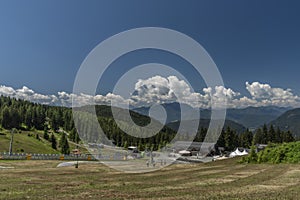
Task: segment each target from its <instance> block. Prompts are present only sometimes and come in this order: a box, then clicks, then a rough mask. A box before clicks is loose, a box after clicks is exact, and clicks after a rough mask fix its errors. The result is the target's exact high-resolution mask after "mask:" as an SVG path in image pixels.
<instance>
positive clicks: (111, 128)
mask: <svg viewBox="0 0 300 200" xmlns="http://www.w3.org/2000/svg"><path fill="white" fill-rule="evenodd" d="M118 109H119V108H118ZM78 110H79V111H80V110H81V109H80V108H78ZM84 110H85V112H82V114H81V116H82V119H80V120H82V123H80V124H81V126H80V127H77V128H78V129H80V130H79V131H78V132H80V134H81V135H80V137H79V135H78V133H77V129H76V128H75V124H74V120H73V114H72V109H71V108H66V107H58V106H48V105H41V104H36V103H31V102H28V101H24V100H18V99H14V98H10V97H4V96H1V97H0V125H1V128H2V129H7V130H11V129H17V130H20V131H22V130H24V131H30V130H43V131H44V135H43V137H44V138H45V139H46V140H49V141H50V142H51V144H52V148H54V149H55V148H57V144H59V145H60V146H61V151H62V153H65V154H68V153H70V149H69V144H68V140H69V141H72V142H75V143H78V142H79V141H80V138H81V139H83V140H85V141H87V142H103V141H104V140H103V137H100V136H99V133H97V130H96V129H94V128H93V127H92V126H90V123H91V120H89V113H88V112H86V110H88V109H84ZM122 110H124V109H121V108H120V112H121V111H122ZM96 114H97V117H98V122H99V124H100V127H101V129H102V131H103V132H104V134H105V135H106V136H107V138H108V139H109V140H110V141H111V142H113V143H114V144H115V145H116V146H120V147H125V148H126V147H128V146H130V145H134V146H137V147H138V148H139V150H144V149H147V148H149V149H153V150H157V149H160V148H162V147H164V146H166V145H167V144H168V143H169V142H170V141H171V140H172V139H173V138H174V136H175V134H176V132H175V131H174V130H173V129H171V128H169V127H168V126H164V127H163V128H162V129H161V131H160V132H159V133H158V134H156V135H154V136H152V137H149V138H137V137H133V136H130V135H128V134H126V133H125V132H124V131H122V130H121V129H120V128H119V127H118V125H117V123H116V121H115V120H114V118H113V116H112V113H111V108H110V107H109V106H104V105H97V106H96ZM130 115H131V117H132V119H133V121H134V122H135V123H136V124H138V125H140V126H145V125H147V124H148V123H149V122H150V118H149V117H147V116H143V115H140V114H138V113H136V112H133V111H130ZM75 120H79V119H75ZM84 120H85V121H84ZM123 125H124V126H125V127H126V126H127V128H132V127H128V125H126V123H125V122H124V123H123ZM48 130H52V131H54V132H58V131H59V130H60V131H62V132H63V134H62V135H61V138H60V140H59V141H58V138H55V136H54V135H53V134H51V135H49V134H48ZM131 131H136V132H140V131H141V130H139V129H136V130H135V129H134V130H131ZM65 133H67V135H66V134H65ZM206 133H207V129H206V128H203V127H199V129H198V132H197V135H196V137H195V139H194V141H197V142H203V140H204V138H205V135H206ZM141 134H143V133H141ZM188 137H189V136H188V134H187V135H183V136H182V137H181V138H180V139H182V140H186V139H190V138H188ZM294 140H295V139H294V138H293V135H292V133H291V132H290V131H281V130H280V129H279V128H277V127H273V126H270V127H267V126H266V125H264V126H263V127H261V128H258V129H257V130H256V131H255V132H254V133H252V132H250V131H249V130H248V129H247V130H246V131H244V132H243V133H237V132H236V130H234V129H232V128H231V127H224V128H223V130H222V133H221V135H220V137H219V140H218V142H217V144H216V145H217V146H218V147H224V148H225V150H226V151H232V150H234V148H236V147H246V148H250V146H251V144H253V143H254V144H257V143H260V144H267V143H282V142H291V141H294Z"/></svg>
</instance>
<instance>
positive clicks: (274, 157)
mask: <svg viewBox="0 0 300 200" xmlns="http://www.w3.org/2000/svg"><path fill="white" fill-rule="evenodd" d="M255 158H256V159H255ZM241 162H247V163H256V162H257V163H273V164H278V163H300V142H290V143H283V144H269V145H268V146H267V147H266V148H265V149H264V150H263V151H261V152H259V153H258V154H257V157H255V155H254V154H252V153H250V154H249V155H248V156H247V157H245V158H243V159H242V161H241Z"/></svg>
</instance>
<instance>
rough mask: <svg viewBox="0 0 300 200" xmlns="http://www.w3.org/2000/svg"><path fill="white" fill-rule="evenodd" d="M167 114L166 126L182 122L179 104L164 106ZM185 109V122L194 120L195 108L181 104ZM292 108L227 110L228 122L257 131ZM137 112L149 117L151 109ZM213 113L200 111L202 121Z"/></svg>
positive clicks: (204, 110) (137, 110) (141, 109)
mask: <svg viewBox="0 0 300 200" xmlns="http://www.w3.org/2000/svg"><path fill="white" fill-rule="evenodd" d="M162 106H163V107H164V108H165V110H166V113H167V119H166V122H165V123H166V124H169V123H171V122H176V121H180V120H181V109H180V104H179V103H168V104H162ZM181 106H182V107H183V108H184V109H185V111H186V112H185V114H184V115H183V116H182V119H184V120H193V119H195V117H194V118H193V114H191V113H193V112H195V110H194V108H192V107H190V106H189V105H186V104H181ZM289 109H290V108H283V107H276V106H267V107H247V108H243V109H227V114H226V120H230V121H233V122H235V123H238V124H240V125H242V126H244V127H246V128H250V129H255V128H258V127H260V126H262V125H263V124H268V123H270V122H271V121H273V120H275V119H276V118H277V117H279V116H280V115H281V114H283V113H284V112H286V111H288V110H289ZM133 110H134V111H135V112H138V113H140V114H142V115H149V107H140V108H134V109H133ZM210 115H211V111H210V110H208V109H201V110H200V118H201V119H210ZM156 118H157V120H159V121H162V119H160V117H156Z"/></svg>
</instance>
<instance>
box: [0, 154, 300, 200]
mask: <svg viewBox="0 0 300 200" xmlns="http://www.w3.org/2000/svg"><path fill="white" fill-rule="evenodd" d="M58 163H59V161H0V166H7V167H8V166H9V167H15V168H14V169H2V170H1V169H0V179H1V182H0V194H1V195H0V199H146V198H148V199H299V196H300V165H299V164H278V165H270V164H237V159H228V160H223V161H217V162H212V163H207V164H191V165H184V164H181V165H172V166H170V167H167V168H164V169H162V170H160V171H156V172H153V173H146V174H125V173H121V172H117V171H115V170H112V169H110V168H108V167H106V166H103V165H101V164H97V163H93V164H89V165H83V164H82V165H80V166H79V168H78V169H75V168H74V167H66V168H55V166H56V165H57V164H58ZM53 191H55V192H53Z"/></svg>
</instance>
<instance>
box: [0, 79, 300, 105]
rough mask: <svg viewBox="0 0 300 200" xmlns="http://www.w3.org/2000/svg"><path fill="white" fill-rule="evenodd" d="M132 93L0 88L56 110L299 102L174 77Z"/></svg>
mask: <svg viewBox="0 0 300 200" xmlns="http://www.w3.org/2000/svg"><path fill="white" fill-rule="evenodd" d="M134 89H135V90H134V92H133V93H132V94H131V97H130V98H129V99H125V98H124V97H122V96H120V95H117V94H113V93H108V94H106V95H100V94H98V95H95V96H93V95H87V94H73V93H68V92H65V91H61V92H58V93H57V94H56V95H54V94H52V95H44V94H40V93H37V92H35V91H34V90H32V89H30V88H28V87H26V86H23V87H22V88H20V89H14V88H12V87H8V86H4V85H0V95H3V96H10V97H14V98H17V99H24V100H28V101H31V102H35V103H41V104H47V105H58V106H67V107H70V106H72V100H73V103H74V104H73V106H83V105H94V104H104V105H110V104H112V105H114V106H119V107H128V105H129V104H130V105H131V106H133V107H140V106H150V105H152V104H154V103H158V104H161V103H171V102H175V101H176V102H180V103H185V104H188V105H190V106H192V107H195V108H210V107H211V106H212V105H213V106H215V107H223V103H224V102H226V103H227V107H228V108H245V107H248V106H270V105H273V106H281V107H300V98H299V97H298V96H297V95H295V94H294V93H293V92H292V90H291V89H282V88H273V87H272V86H271V85H269V84H263V83H259V82H253V83H249V82H246V89H247V90H248V92H249V97H247V96H243V95H241V94H240V93H239V92H236V91H234V90H233V89H231V88H226V87H224V86H216V87H215V88H210V87H207V88H203V89H202V92H200V93H198V92H194V91H193V89H192V88H191V87H190V86H189V84H188V83H187V82H186V81H184V80H180V79H179V78H178V77H176V76H169V77H161V76H154V77H150V78H148V79H144V80H143V79H140V80H138V81H137V83H136V84H135V88H134Z"/></svg>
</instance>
